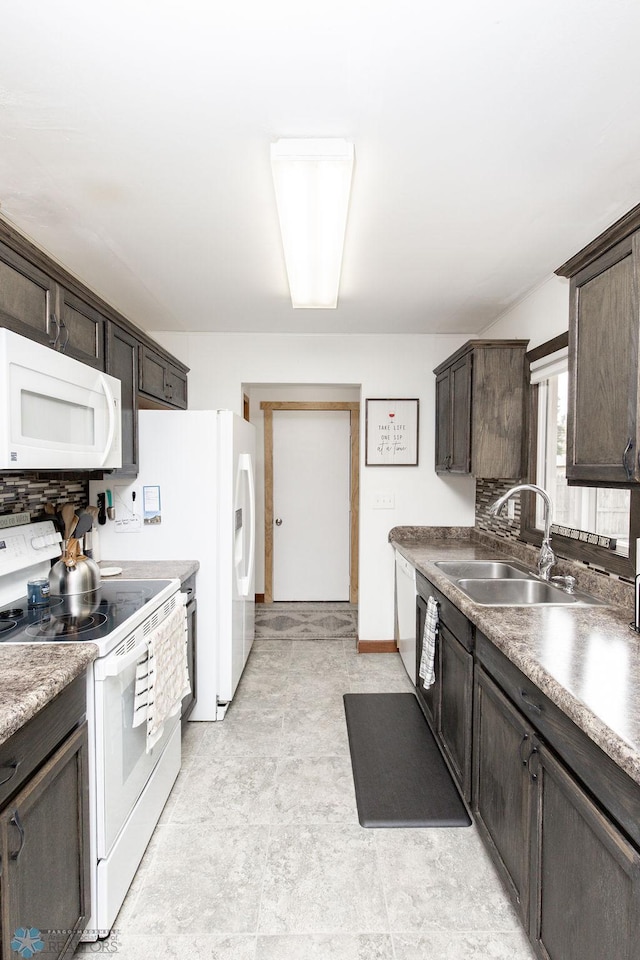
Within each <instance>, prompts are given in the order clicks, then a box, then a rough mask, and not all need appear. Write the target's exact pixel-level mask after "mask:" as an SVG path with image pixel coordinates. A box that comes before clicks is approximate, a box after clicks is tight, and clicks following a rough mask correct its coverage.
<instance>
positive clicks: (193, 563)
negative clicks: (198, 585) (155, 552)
mask: <svg viewBox="0 0 640 960" xmlns="http://www.w3.org/2000/svg"><path fill="white" fill-rule="evenodd" d="M98 566H99V567H100V568H101V569H104V568H108V567H122V573H120V574H118V575H117V576H115V577H109V580H179V581H180V582H181V583H184V581H185V580H187V579H188V578H189V577H190V576H191V575H192V574H194V573H197V571H198V569H199V567H200V563H199V562H198V561H197V560H101V561H100V563H99V564H98ZM106 579H107V578H106V577H105V580H106Z"/></svg>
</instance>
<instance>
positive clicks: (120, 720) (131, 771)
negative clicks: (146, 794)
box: [95, 663, 180, 859]
mask: <svg viewBox="0 0 640 960" xmlns="http://www.w3.org/2000/svg"><path fill="white" fill-rule="evenodd" d="M135 675H136V667H135V663H134V664H132V665H130V666H128V667H125V669H124V670H123V672H122V673H120V674H119V675H118V676H116V677H107V678H106V679H105V680H101V681H98V682H96V687H95V710H96V779H97V791H96V798H97V828H98V829H97V840H98V857H99V858H100V859H102V858H104V857H106V856H107V854H108V853H109V851H110V849H111V847H112V846H113V844H114V842H115V840H116V838H117V836H118V834H119V833H120V831H121V829H122V827H123V826H124V823H125V821H126V820H127V818H128V816H129V814H130V813H131V811H132V810H133V808H134V806H135V804H136V801H137V800H138V797H139V796H140V794H141V793H142V791H143V789H144V787H145V786H146V783H147V781H148V780H149V777H150V776H151V774H152V773H153V770H154V767H155V766H156V764H157V762H158V760H159V759H160V757H161V755H162V752H163V750H164V748H165V747H166V745H167V742H168V741H169V738H170V737H171V734H172V732H173V730H174V729H175V727H176V725H177V724H178V723H179V722H180V717H179V716H178V715H176V716H175V717H171V718H170V720H168V721H167V723H166V724H165V729H164V733H163V735H162V737H161V739H160V740H159V741H158V742H157V743H156V745H155V746H154V747H153V749H152V751H151V752H150V753H147V752H146V724H144V723H143V724H141V725H140V726H138V727H133V725H132V724H133V694H134V688H135Z"/></svg>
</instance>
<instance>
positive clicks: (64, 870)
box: [0, 723, 90, 960]
mask: <svg viewBox="0 0 640 960" xmlns="http://www.w3.org/2000/svg"><path fill="white" fill-rule="evenodd" d="M87 754H88V749H87V725H86V723H84V724H83V725H82V726H80V727H78V728H77V729H76V730H75V731H74V732H73V733H72V734H71V735H70V736H69V737H68V738H67V739H66V740H65V741H64V742H63V743H62V745H61V746H60V747H59V748H58V749H57V750H56V751H55V752H54V753H53V755H52V756H51V757H50V758H49V759H48V760H47V762H46V763H45V764H44V765H43V766H42V767H40V769H39V770H38V772H37V773H36V774H35V775H34V776H32V777H31V778H30V779H29V780H27V782H26V783H25V784H23V786H22V787H21V789H20V790H19V792H18V793H17V794H16V795H15V796H14V797H13V798H12V799H11V801H10V802H9V803H8V804H7V805H6V806H5V807H4V809H3V810H2V812H1V813H0V856H1V858H2V864H1V866H2V873H1V884H2V885H1V890H0V909H1V917H2V957H3V958H9V957H13V956H29V955H30V954H28V953H26V952H22V953H20V943H21V941H20V940H19V939H18V940H16V939H15V938H16V937H18V938H20V937H22V936H24V935H25V934H26V935H27V936H32V935H33V936H35V934H39V936H40V944H41V945H40V944H37V945H36V946H35V949H34V950H33V954H34V955H36V956H38V957H39V958H43V960H59V958H62V957H70V956H71V955H72V954H73V952H74V950H75V948H76V946H77V944H78V941H79V939H80V934H81V932H82V930H83V929H84V927H85V926H86V923H87V920H88V916H89V911H90V889H89V882H90V881H89V872H88V866H89V853H88V851H89V804H88V782H89V781H88V774H87V763H88V757H87ZM12 941H13V946H12Z"/></svg>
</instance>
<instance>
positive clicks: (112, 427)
mask: <svg viewBox="0 0 640 960" xmlns="http://www.w3.org/2000/svg"><path fill="white" fill-rule="evenodd" d="M100 383H101V384H102V390H103V392H104V395H105V399H106V401H107V409H108V411H109V428H108V430H107V442H106V444H105V447H104V453H103V456H102V463H105V462H106V460H107V458H108V456H109V453H110V452H111V445H112V444H113V438H114V436H115V432H116V411H115V401H114V399H113V394H112V393H111V387H110V386H109V384H108V382H107V379H106V377H105V376H104V375H103V374H102V373H101V374H100Z"/></svg>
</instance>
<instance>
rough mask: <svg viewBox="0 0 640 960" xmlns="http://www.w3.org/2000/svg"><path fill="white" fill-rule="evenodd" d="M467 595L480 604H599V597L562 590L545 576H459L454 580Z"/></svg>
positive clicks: (499, 605) (524, 605) (509, 605)
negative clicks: (504, 577)
mask: <svg viewBox="0 0 640 960" xmlns="http://www.w3.org/2000/svg"><path fill="white" fill-rule="evenodd" d="M456 586H458V587H459V588H460V589H461V590H462V591H464V593H466V594H467V596H468V597H469V598H470V599H471V600H473V601H474V603H479V604H482V605H484V606H491V607H530V606H568V605H571V606H587V605H589V606H591V605H594V606H599V605H601V601H600V600H596V598H595V597H591V596H589V594H587V593H579V592H577V591H576V592H575V593H565V592H564V590H561V589H560V588H559V587H554V586H552V585H551V584H550V583H547V582H546V581H545V580H538V579H527V580H513V579H505V580H497V579H493V580H482V579H476V580H472V579H469V578H467V579H465V578H463V579H461V580H457V581H456Z"/></svg>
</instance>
